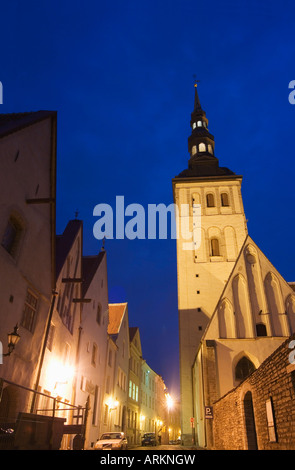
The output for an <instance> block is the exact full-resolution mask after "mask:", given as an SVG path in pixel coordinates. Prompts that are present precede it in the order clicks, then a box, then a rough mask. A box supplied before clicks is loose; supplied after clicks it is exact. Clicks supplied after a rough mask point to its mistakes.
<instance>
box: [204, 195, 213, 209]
mask: <svg viewBox="0 0 295 470" xmlns="http://www.w3.org/2000/svg"><path fill="white" fill-rule="evenodd" d="M206 201H207V207H215V201H214V195H213V194H211V193H210V194H207V196H206Z"/></svg>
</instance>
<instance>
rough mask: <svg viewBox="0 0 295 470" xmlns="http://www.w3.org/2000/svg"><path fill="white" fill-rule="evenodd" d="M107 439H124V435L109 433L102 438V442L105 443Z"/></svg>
mask: <svg viewBox="0 0 295 470" xmlns="http://www.w3.org/2000/svg"><path fill="white" fill-rule="evenodd" d="M107 439H122V435H121V434H120V433H119V434H118V433H117V432H108V433H106V434H103V435H102V436H101V438H100V440H101V441H105V440H107Z"/></svg>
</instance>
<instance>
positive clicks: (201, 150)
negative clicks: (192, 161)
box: [199, 142, 206, 152]
mask: <svg viewBox="0 0 295 470" xmlns="http://www.w3.org/2000/svg"><path fill="white" fill-rule="evenodd" d="M199 152H206V145H205V144H204V142H201V143H200V144H199Z"/></svg>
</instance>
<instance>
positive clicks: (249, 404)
mask: <svg viewBox="0 0 295 470" xmlns="http://www.w3.org/2000/svg"><path fill="white" fill-rule="evenodd" d="M244 413H245V425H246V438H247V445H248V447H247V448H248V450H258V445H257V435H256V428H255V419H254V409H253V400H252V393H251V392H247V393H246V395H245V397H244Z"/></svg>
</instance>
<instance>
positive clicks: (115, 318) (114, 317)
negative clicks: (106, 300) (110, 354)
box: [108, 302, 128, 335]
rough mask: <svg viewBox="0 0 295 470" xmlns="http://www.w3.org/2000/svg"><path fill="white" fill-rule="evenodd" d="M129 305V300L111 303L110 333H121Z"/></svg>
mask: <svg viewBox="0 0 295 470" xmlns="http://www.w3.org/2000/svg"><path fill="white" fill-rule="evenodd" d="M127 305H128V304H127V302H124V303H118V304H109V325H108V334H109V335H117V334H118V333H119V331H120V328H121V324H122V320H123V317H124V314H125V311H126V308H127Z"/></svg>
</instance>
